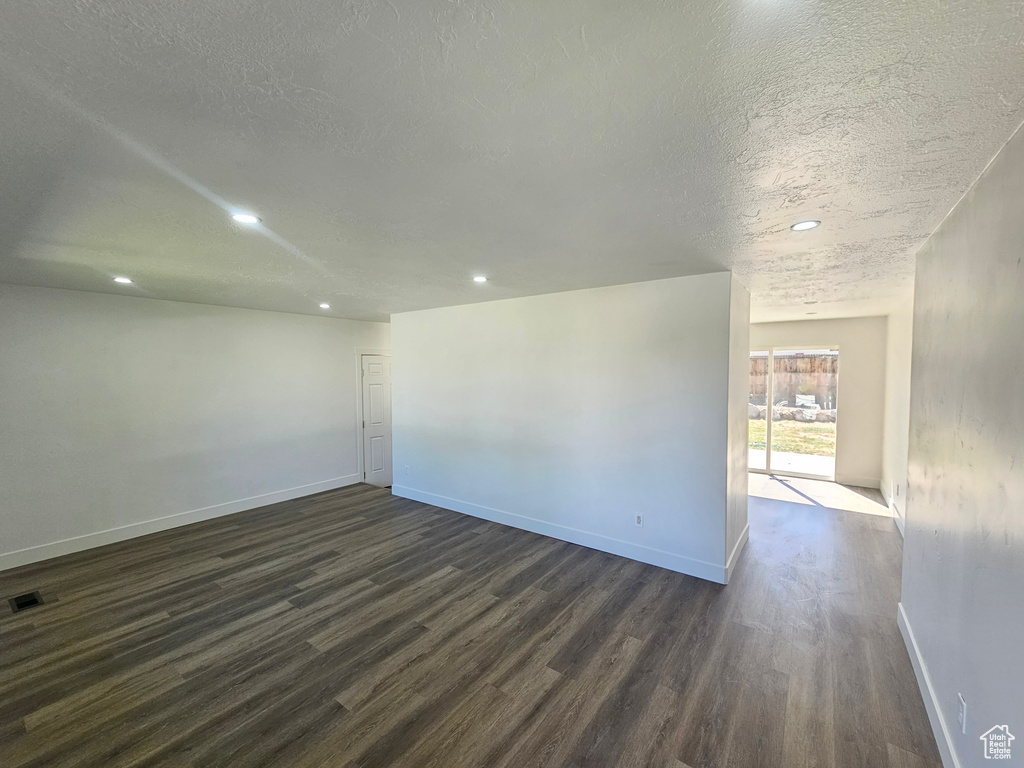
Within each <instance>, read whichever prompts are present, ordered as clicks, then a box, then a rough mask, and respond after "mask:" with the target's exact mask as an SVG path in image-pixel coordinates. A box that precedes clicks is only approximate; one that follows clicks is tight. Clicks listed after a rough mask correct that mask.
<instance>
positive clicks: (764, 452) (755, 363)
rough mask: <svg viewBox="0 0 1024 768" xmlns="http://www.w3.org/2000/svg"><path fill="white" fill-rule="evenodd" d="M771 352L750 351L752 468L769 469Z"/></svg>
mask: <svg viewBox="0 0 1024 768" xmlns="http://www.w3.org/2000/svg"><path fill="white" fill-rule="evenodd" d="M770 363H771V352H751V353H750V401H749V403H748V405H747V421H748V424H749V425H750V429H749V438H748V447H749V451H748V452H749V458H748V461H749V464H750V468H751V469H756V470H760V471H761V472H767V471H768V420H767V419H766V418H765V416H766V414H767V413H768V366H769V364H770Z"/></svg>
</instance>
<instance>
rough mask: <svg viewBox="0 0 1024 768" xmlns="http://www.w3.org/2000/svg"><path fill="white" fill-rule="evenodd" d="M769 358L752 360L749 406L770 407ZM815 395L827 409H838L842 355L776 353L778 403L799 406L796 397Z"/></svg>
mask: <svg viewBox="0 0 1024 768" xmlns="http://www.w3.org/2000/svg"><path fill="white" fill-rule="evenodd" d="M767 386H768V358H767V357H751V358H750V402H752V403H755V404H758V405H764V404H765V403H767V393H766V391H765V390H766V388H767ZM798 394H799V395H814V401H815V402H816V403H817V404H818V405H819V406H820V407H821V408H825V409H831V408H835V407H836V405H837V403H838V399H839V355H837V354H834V353H826V354H814V355H802V354H796V353H792V352H776V353H775V402H776V403H778V402H780V401H783V400H784V401H786V402H787V403H788V404H789V405H796V396H797V395H798Z"/></svg>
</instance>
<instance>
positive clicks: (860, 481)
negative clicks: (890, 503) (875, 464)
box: [836, 475, 882, 489]
mask: <svg viewBox="0 0 1024 768" xmlns="http://www.w3.org/2000/svg"><path fill="white" fill-rule="evenodd" d="M836 482H837V483H839V484H840V485H855V486H857V487H858V488H879V489H881V486H882V481H881V480H880V479H879V478H877V477H865V476H858V475H849V476H847V475H842V476H840V475H836Z"/></svg>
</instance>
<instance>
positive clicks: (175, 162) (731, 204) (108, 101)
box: [0, 0, 1024, 320]
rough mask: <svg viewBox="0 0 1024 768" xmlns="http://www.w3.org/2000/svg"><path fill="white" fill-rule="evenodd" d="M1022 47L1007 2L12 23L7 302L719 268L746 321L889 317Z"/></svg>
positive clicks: (355, 309)
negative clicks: (120, 281) (25, 288)
mask: <svg viewBox="0 0 1024 768" xmlns="http://www.w3.org/2000/svg"><path fill="white" fill-rule="evenodd" d="M1022 40H1024V11H1022V4H1021V3H1020V2H1016V1H1014V2H1010V1H1009V0H954V1H950V2H936V0H907V1H905V2H900V3H895V2H891V0H875V1H873V2H871V1H868V0H724V1H723V0H708V1H706V2H705V1H703V0H698V1H696V2H650V1H647V0H641V1H639V2H618V3H613V2H593V1H591V2H582V0H575V1H569V2H546V3H541V2H521V3H509V2H478V1H476V0H464V1H461V2H460V1H459V0H417V1H416V2H402V1H401V0H393V1H392V2H373V1H372V0H216V1H215V2H196V1H195V0H160V1H159V2H157V1H156V0H148V1H147V2H143V1H142V0H75V1H74V2H72V1H71V0H33V2H5V3H3V4H2V6H0V282H10V283H20V284H28V285H46V286H55V287H65V288H77V289H82V290H90V291H104V292H111V293H128V294H132V295H144V296H154V297H158V298H167V299H176V300H181V301H194V302H202V303H212V304H225V305H230V306H240V307H253V308H262V309H273V310H282V311H288V312H301V313H310V314H320V313H321V310H319V309H318V308H317V304H318V303H319V302H321V301H328V302H330V303H331V304H332V305H333V308H332V310H331V313H332V314H337V315H339V316H344V317H355V318H366V319H385V318H386V317H387V315H388V314H389V313H392V312H400V311H404V310H410V309H419V308H426V307H435V306H443V305H450V304H460V303H466V302H471V301H480V300H486V299H494V298H502V297H510V296H523V295H528V294H536V293H545V292H550V291H559V290H567V289H573V288H583V287H590V286H598V285H609V284H615V283H625V282H635V281H640V280H650V279H656V278H663V277H671V276H678V275H686V274H695V273H701V272H708V271H714V270H720V269H732V270H734V271H735V272H736V273H737V274H738V276H739V277H740V279H741V281H742V282H743V283H744V284H745V285H747V287H748V288H750V290H751V292H752V296H753V317H754V319H755V320H768V319H787V318H797V317H805V313H806V312H807V311H809V310H810V309H811V308H810V307H809V306H808V305H807V304H805V302H811V301H815V302H818V304H817V305H816V306H815V307H814V308H813V311H817V312H819V313H820V315H819V316H821V317H827V316H830V315H832V316H836V315H850V314H858V313H860V314H874V313H882V312H885V311H887V310H888V309H889V308H891V307H892V306H894V305H895V304H898V303H899V302H902V301H907V300H908V296H909V290H910V287H911V283H912V280H913V255H914V253H915V251H916V250H917V248H918V247H919V246H920V244H921V243H922V242H923V240H924V239H925V238H926V237H927V236H928V234H929V233H930V232H931V231H932V230H933V229H934V228H935V227H936V225H937V224H938V223H939V221H941V219H942V217H943V216H944V215H945V214H946V213H947V212H948V211H949V210H950V208H952V206H953V205H954V204H955V203H956V201H957V200H958V199H959V198H960V196H961V195H962V194H963V193H964V192H965V191H966V189H967V188H968V187H969V186H970V185H971V183H972V182H973V181H974V180H975V179H976V178H977V176H978V175H979V174H980V173H981V171H982V169H983V168H984V166H985V165H986V163H987V162H988V160H989V159H990V158H991V157H992V156H993V155H994V154H995V153H996V152H997V151H998V149H999V148H1000V147H1001V146H1002V144H1003V143H1005V141H1006V140H1007V139H1008V138H1009V136H1010V135H1011V134H1012V132H1013V130H1014V129H1015V128H1016V127H1017V126H1018V124H1019V123H1020V122H1021V120H1022V118H1024V44H1022ZM237 209H245V210H252V211H254V212H256V213H257V214H259V215H260V216H262V217H263V219H264V225H263V226H260V227H257V228H246V227H242V226H239V225H237V224H235V223H233V222H232V221H231V220H230V219H229V217H228V215H227V212H228V211H231V210H237ZM807 218H816V219H821V220H822V221H823V222H824V224H823V226H821V227H820V228H819V229H817V230H813V231H810V232H805V233H794V232H791V231H790V230H789V229H788V226H789V224H791V223H793V222H795V221H798V220H801V219H807ZM965 258H969V255H968V254H965ZM476 273H484V274H486V275H488V276H489V277H490V282H489V283H487V284H486V285H483V286H480V285H476V284H474V283H473V282H472V281H471V277H472V276H473V275H474V274H476ZM118 274H124V275H128V276H130V277H132V278H133V279H134V280H135V281H136V284H135V285H134V286H127V287H122V286H118V285H115V284H114V283H112V282H111V277H112V276H113V275H118Z"/></svg>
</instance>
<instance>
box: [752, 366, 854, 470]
mask: <svg viewBox="0 0 1024 768" xmlns="http://www.w3.org/2000/svg"><path fill="white" fill-rule="evenodd" d="M838 409H839V349H838V348H835V347H833V348H828V349H779V348H774V349H768V350H757V351H753V352H751V353H750V398H749V404H748V406H747V415H748V421H749V443H748V446H749V464H750V469H751V471H753V472H765V473H768V474H773V475H788V476H791V477H807V478H813V479H818V480H835V476H836V429H837V426H838V412H839V410H838Z"/></svg>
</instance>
